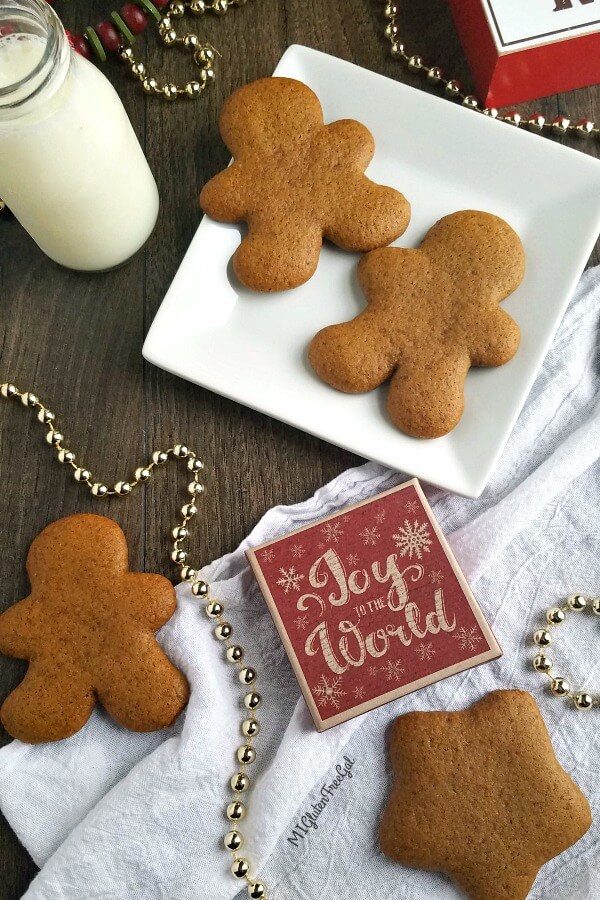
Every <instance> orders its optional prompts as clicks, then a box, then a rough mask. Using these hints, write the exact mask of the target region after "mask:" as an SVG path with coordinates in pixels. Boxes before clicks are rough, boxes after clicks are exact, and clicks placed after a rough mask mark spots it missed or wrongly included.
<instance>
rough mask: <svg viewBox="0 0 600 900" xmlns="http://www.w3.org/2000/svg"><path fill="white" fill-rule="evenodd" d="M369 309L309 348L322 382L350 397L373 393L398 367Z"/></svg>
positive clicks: (329, 330) (332, 328)
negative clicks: (350, 395) (351, 395)
mask: <svg viewBox="0 0 600 900" xmlns="http://www.w3.org/2000/svg"><path fill="white" fill-rule="evenodd" d="M375 322H376V315H375V314H374V313H373V310H371V309H367V310H365V312H363V313H361V315H359V316H357V317H356V318H355V319H353V320H352V321H351V322H343V323H342V324H341V325H330V326H328V327H327V328H323V329H322V331H319V332H318V334H316V335H315V337H314V338H313V339H312V341H311V343H310V346H309V348H308V358H309V361H310V364H311V366H312V367H313V369H314V370H315V372H316V373H317V375H318V376H319V378H321V379H322V380H323V381H325V382H326V383H327V384H330V385H331V386H332V387H334V388H337V390H338V391H344V392H345V393H347V394H362V393H364V392H366V391H372V390H374V388H376V387H378V386H379V385H380V384H383V382H384V381H387V379H388V378H389V377H390V375H391V374H392V372H393V371H394V368H395V366H396V353H395V351H394V348H393V347H392V345H391V344H390V343H389V342H388V341H386V339H385V336H384V335H382V334H380V331H379V328H378V327H377V326H376V325H375V327H372V325H373V323H375Z"/></svg>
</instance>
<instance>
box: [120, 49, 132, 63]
mask: <svg viewBox="0 0 600 900" xmlns="http://www.w3.org/2000/svg"><path fill="white" fill-rule="evenodd" d="M117 55H118V57H119V59H120V60H122V61H123V62H133V50H132V49H131V47H119V49H118V50H117Z"/></svg>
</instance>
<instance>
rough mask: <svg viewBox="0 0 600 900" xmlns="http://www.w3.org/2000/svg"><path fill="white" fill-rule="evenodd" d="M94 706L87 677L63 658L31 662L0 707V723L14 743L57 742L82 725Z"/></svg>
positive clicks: (92, 692) (93, 696) (94, 700)
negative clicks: (22, 677)
mask: <svg viewBox="0 0 600 900" xmlns="http://www.w3.org/2000/svg"><path fill="white" fill-rule="evenodd" d="M95 702H96V698H95V695H94V691H93V690H92V685H91V681H90V677H89V675H88V674H86V673H84V672H82V671H81V670H80V669H78V668H77V667H76V666H74V665H73V664H71V663H70V662H69V661H68V660H67V659H66V658H64V657H63V658H61V659H56V658H53V659H52V660H50V661H48V662H41V661H34V662H32V663H31V664H30V666H29V669H28V670H27V674H26V675H25V678H24V679H23V681H22V682H21V683H20V684H19V685H18V687H16V688H15V690H14V691H13V692H12V693H11V694H9V696H8V697H7V698H6V700H5V701H4V703H3V704H2V709H1V710H0V719H1V720H2V724H3V725H4V727H5V728H6V730H7V731H8V733H9V734H11V735H12V736H13V737H14V738H17V739H18V740H21V741H26V742H27V743H29V744H41V743H45V742H46V741H59V740H62V739H63V738H67V737H70V736H71V735H72V734H75V732H76V731H79V729H80V728H82V727H83V726H84V725H85V723H86V722H87V720H88V719H89V717H90V714H91V712H92V710H93V708H94V704H95Z"/></svg>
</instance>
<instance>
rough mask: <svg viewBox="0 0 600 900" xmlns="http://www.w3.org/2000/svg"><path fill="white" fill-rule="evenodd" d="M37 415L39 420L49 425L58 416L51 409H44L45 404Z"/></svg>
mask: <svg viewBox="0 0 600 900" xmlns="http://www.w3.org/2000/svg"><path fill="white" fill-rule="evenodd" d="M15 390H16V388H15ZM37 417H38V421H40V422H42V423H43V424H44V425H49V424H50V422H54V419H55V418H56V416H55V415H54V413H53V412H50V410H49V409H44V407H43V406H42V408H41V409H40V411H39V412H38V414H37Z"/></svg>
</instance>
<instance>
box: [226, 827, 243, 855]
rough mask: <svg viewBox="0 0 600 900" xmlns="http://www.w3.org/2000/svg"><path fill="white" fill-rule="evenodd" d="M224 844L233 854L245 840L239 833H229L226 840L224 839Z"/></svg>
mask: <svg viewBox="0 0 600 900" xmlns="http://www.w3.org/2000/svg"><path fill="white" fill-rule="evenodd" d="M223 843H224V844H225V849H226V850H231V851H232V852H233V853H235V852H236V851H237V850H239V849H240V847H241V846H242V844H243V843H244V839H243V838H242V836H241V834H240V833H239V831H228V832H227V834H226V835H225V838H224V839H223Z"/></svg>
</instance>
